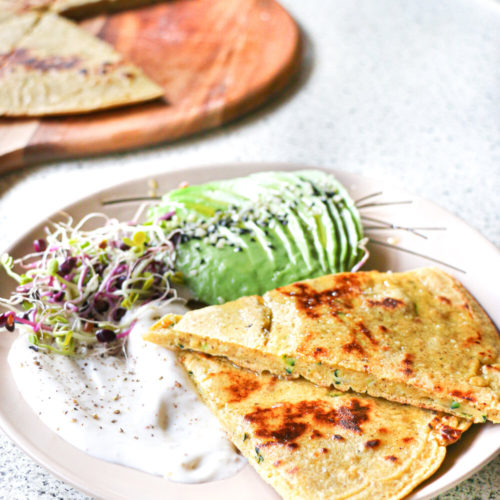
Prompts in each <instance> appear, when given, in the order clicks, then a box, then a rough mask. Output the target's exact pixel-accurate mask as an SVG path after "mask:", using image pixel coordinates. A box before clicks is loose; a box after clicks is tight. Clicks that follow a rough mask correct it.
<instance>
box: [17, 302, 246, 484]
mask: <svg viewBox="0 0 500 500" xmlns="http://www.w3.org/2000/svg"><path fill="white" fill-rule="evenodd" d="M167 312H173V313H177V314H183V313H184V312H186V308H185V307H184V306H183V305H181V304H180V303H177V304H175V303H174V304H172V303H171V304H168V305H166V306H163V307H162V308H159V307H158V306H152V305H149V306H143V307H141V308H139V309H137V311H135V312H134V313H133V314H134V316H135V317H136V319H137V323H136V324H135V326H134V328H133V330H132V332H131V333H130V335H129V338H128V342H127V348H126V356H104V357H101V356H89V357H87V358H85V359H72V358H68V357H65V356H61V355H56V354H46V353H43V352H35V351H33V350H32V349H30V348H29V342H28V338H27V335H24V334H21V335H19V337H18V338H17V339H16V340H15V341H14V343H13V344H12V347H11V349H10V351H9V355H8V362H9V365H10V367H11V370H12V373H13V376H14V380H15V382H16V384H17V386H18V388H19V391H20V392H21V394H22V395H23V397H24V399H25V400H26V402H27V403H28V404H29V405H30V406H31V408H32V409H33V410H34V411H35V412H36V413H37V414H38V415H39V417H40V419H41V420H42V422H43V423H44V424H45V425H46V426H48V427H49V428H50V429H51V430H53V431H54V432H56V433H57V434H59V435H60V436H61V437H62V438H63V439H65V440H66V441H68V442H69V443H71V444H72V445H74V446H76V447H77V448H79V449H81V450H83V451H85V452H86V453H88V454H90V455H92V456H94V457H96V458H100V459H103V460H107V461H110V462H114V463H117V464H121V465H125V466H129V467H133V468H136V469H139V470H142V471H145V472H149V473H151V474H157V475H163V476H165V477H166V478H168V479H170V480H172V481H178V482H186V483H198V482H205V481H213V480H218V479H223V478H226V477H230V476H232V475H234V474H236V473H237V472H238V471H239V470H240V469H241V468H242V467H243V465H244V464H245V463H246V461H245V459H244V458H243V457H241V456H240V455H239V454H238V453H237V452H236V450H235V448H234V446H233V445H232V444H231V442H230V441H229V440H228V439H227V438H226V436H225V434H224V431H223V430H222V428H221V427H220V424H219V423H218V421H217V420H216V418H215V416H214V415H212V413H211V412H210V411H209V410H208V408H207V407H206V406H205V405H204V404H203V403H202V401H201V400H200V399H199V397H198V395H197V394H196V392H195V389H194V387H193V386H192V384H191V382H190V380H189V378H188V376H187V375H186V373H185V371H184V370H183V368H182V367H181V366H180V365H179V363H178V362H177V360H176V357H175V355H174V353H172V352H170V351H168V350H166V349H163V348H161V347H158V346H156V345H153V344H150V343H148V342H145V341H144V340H143V339H142V333H144V332H145V331H146V330H147V329H148V327H149V326H150V325H151V324H152V323H153V322H155V321H156V320H157V319H159V318H160V317H161V316H163V315H164V314H166V313H167Z"/></svg>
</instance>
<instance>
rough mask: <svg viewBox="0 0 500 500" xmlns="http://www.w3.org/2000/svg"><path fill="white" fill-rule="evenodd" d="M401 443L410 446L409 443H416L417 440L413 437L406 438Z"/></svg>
mask: <svg viewBox="0 0 500 500" xmlns="http://www.w3.org/2000/svg"><path fill="white" fill-rule="evenodd" d="M401 441H403V443H405V444H408V443H411V442H412V441H415V438H413V437H405V438H403V439H402V440H401Z"/></svg>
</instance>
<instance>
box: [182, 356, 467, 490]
mask: <svg viewBox="0 0 500 500" xmlns="http://www.w3.org/2000/svg"><path fill="white" fill-rule="evenodd" d="M181 361H182V362H183V364H184V366H185V368H186V369H187V370H188V372H189V373H190V375H191V378H192V380H193V381H194V383H195V385H196V387H197V388H198V390H199V392H200V394H201V397H202V399H203V400H204V401H205V403H206V404H207V405H208V406H209V407H210V408H211V410H212V411H213V412H214V413H215V414H216V415H217V417H218V418H219V420H220V421H221V423H222V425H223V426H224V428H225V429H226V431H227V432H228V434H229V436H230V438H231V439H232V441H233V442H234V444H235V445H236V446H237V447H238V448H239V449H240V450H241V452H242V454H243V455H244V456H245V457H246V458H247V459H248V460H249V462H250V464H251V465H252V466H253V467H254V468H255V469H256V470H257V472H258V473H259V474H260V475H261V476H262V478H263V479H264V480H265V481H267V482H268V483H270V484H271V485H272V486H273V487H274V488H275V489H276V490H277V491H278V493H279V494H280V495H281V496H282V497H283V498H284V499H285V500H292V499H294V500H295V499H297V500H298V499H310V498H314V499H318V500H322V499H331V500H333V499H336V500H340V499H347V498H349V499H366V498H377V499H384V498H386V499H388V498H390V499H398V498H402V497H404V496H406V495H407V494H408V493H410V491H411V490H413V489H414V488H415V487H416V486H417V485H418V484H420V483H421V482H422V481H424V480H425V479H426V478H428V477H429V476H430V475H432V474H433V473H434V472H435V471H436V470H437V469H438V467H439V466H440V465H441V462H442V461H443V459H444V457H445V455H446V446H447V445H448V444H451V443H452V442H454V441H456V440H457V439H458V438H459V437H460V436H461V434H462V432H463V431H464V430H465V429H467V428H468V427H469V425H470V423H469V422H467V421H465V420H462V419H458V418H456V417H454V416H450V415H443V414H435V413H434V412H430V411H427V410H422V409H420V408H414V407H409V406H403V405H400V404H397V403H391V402H389V401H385V400H383V399H376V398H371V397H369V396H359V395H354V394H346V393H343V392H339V391H333V392H332V391H330V390H329V389H326V388H322V387H317V386H314V385H313V384H311V383H310V382H307V381H306V380H278V379H277V378H276V377H273V376H271V375H261V376H259V375H256V374H255V373H253V372H250V371H247V370H244V369H240V368H237V367H235V366H234V365H232V364H230V363H228V362H226V361H223V360H221V359H220V358H215V357H209V356H204V355H199V354H194V353H183V354H182V355H181Z"/></svg>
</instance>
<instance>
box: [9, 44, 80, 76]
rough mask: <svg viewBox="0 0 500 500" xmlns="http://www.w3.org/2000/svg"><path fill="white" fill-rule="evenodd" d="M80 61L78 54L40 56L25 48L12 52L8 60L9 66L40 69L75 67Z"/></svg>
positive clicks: (59, 69)
mask: <svg viewBox="0 0 500 500" xmlns="http://www.w3.org/2000/svg"><path fill="white" fill-rule="evenodd" d="M80 63H81V59H80V57H78V56H76V55H75V56H47V57H39V56H36V55H34V54H32V53H30V51H29V50H28V49H23V48H21V49H16V50H14V51H13V52H11V53H10V54H9V56H8V58H7V60H6V65H7V66H11V67H12V66H24V67H25V68H26V69H29V70H38V71H50V70H57V71H62V70H65V69H73V68H75V67H77V66H79V65H80Z"/></svg>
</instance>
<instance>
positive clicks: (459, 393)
mask: <svg viewBox="0 0 500 500" xmlns="http://www.w3.org/2000/svg"><path fill="white" fill-rule="evenodd" d="M450 394H451V395H452V396H455V397H456V398H459V399H464V400H465V401H471V402H475V401H476V398H475V397H474V396H473V395H472V392H471V391H467V392H462V391H457V390H455V391H451V393H450Z"/></svg>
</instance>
